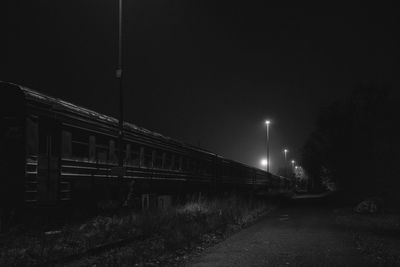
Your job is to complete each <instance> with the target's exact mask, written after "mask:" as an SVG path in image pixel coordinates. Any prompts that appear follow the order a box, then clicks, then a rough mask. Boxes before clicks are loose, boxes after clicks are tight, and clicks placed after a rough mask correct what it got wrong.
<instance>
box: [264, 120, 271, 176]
mask: <svg viewBox="0 0 400 267" xmlns="http://www.w3.org/2000/svg"><path fill="white" fill-rule="evenodd" d="M265 124H266V125H267V139H266V141H265V142H266V149H267V172H269V165H270V163H271V160H270V158H269V125H270V124H271V121H269V120H266V121H265Z"/></svg>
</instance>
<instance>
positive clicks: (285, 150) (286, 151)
mask: <svg viewBox="0 0 400 267" xmlns="http://www.w3.org/2000/svg"><path fill="white" fill-rule="evenodd" d="M288 152H289V150H287V149H286V148H285V149H284V150H283V153H284V154H285V166H286V162H287V153H288Z"/></svg>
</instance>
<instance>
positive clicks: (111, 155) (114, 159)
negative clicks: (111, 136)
mask: <svg viewBox="0 0 400 267" xmlns="http://www.w3.org/2000/svg"><path fill="white" fill-rule="evenodd" d="M108 159H109V161H111V162H113V163H115V162H117V161H118V159H117V154H116V149H115V141H114V140H110V142H109V149H108Z"/></svg>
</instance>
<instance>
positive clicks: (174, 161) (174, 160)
mask: <svg viewBox="0 0 400 267" xmlns="http://www.w3.org/2000/svg"><path fill="white" fill-rule="evenodd" d="M171 169H173V170H178V169H179V157H178V155H173V158H172V168H171Z"/></svg>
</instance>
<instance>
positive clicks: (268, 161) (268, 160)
mask: <svg viewBox="0 0 400 267" xmlns="http://www.w3.org/2000/svg"><path fill="white" fill-rule="evenodd" d="M269 163H270V159H269V123H267V172H269Z"/></svg>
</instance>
